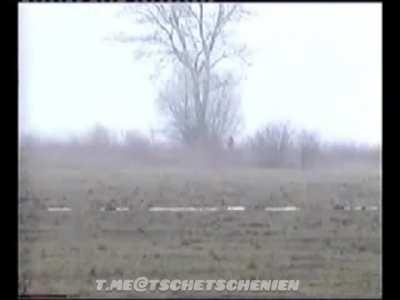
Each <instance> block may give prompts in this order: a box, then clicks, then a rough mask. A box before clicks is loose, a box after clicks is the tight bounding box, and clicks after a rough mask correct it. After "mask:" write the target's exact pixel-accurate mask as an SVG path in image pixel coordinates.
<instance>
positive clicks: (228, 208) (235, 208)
mask: <svg viewBox="0 0 400 300" xmlns="http://www.w3.org/2000/svg"><path fill="white" fill-rule="evenodd" d="M226 209H227V210H233V211H244V210H245V209H246V208H245V207H244V206H228V207H227V208H226Z"/></svg>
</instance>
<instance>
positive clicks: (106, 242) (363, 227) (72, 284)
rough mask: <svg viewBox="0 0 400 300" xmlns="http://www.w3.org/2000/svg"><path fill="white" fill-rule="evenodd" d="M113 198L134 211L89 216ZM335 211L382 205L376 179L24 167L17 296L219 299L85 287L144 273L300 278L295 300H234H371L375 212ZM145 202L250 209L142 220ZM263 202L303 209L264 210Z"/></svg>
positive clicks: (363, 172)
mask: <svg viewBox="0 0 400 300" xmlns="http://www.w3.org/2000/svg"><path fill="white" fill-rule="evenodd" d="M112 200H113V203H116V204H117V205H127V206H130V207H131V208H132V210H131V211H129V212H123V213H110V212H100V211H98V208H99V207H100V206H102V205H105V204H107V203H110V201H112ZM336 203H346V204H347V203H349V204H353V205H378V206H380V204H381V199H380V172H379V170H378V169H371V168H362V167H359V168H349V169H346V170H344V169H342V170H336V171H333V170H330V171H313V172H311V171H310V172H302V171H296V170H259V169H250V168H248V169H245V168H232V169H220V170H205V169H203V170H199V169H178V168H162V169H160V168H154V167H148V168H146V167H140V168H132V167H131V166H125V167H118V168H117V167H114V168H110V166H107V167H93V166H81V167H74V168H69V167H66V166H65V165H62V164H54V163H51V164H45V163H37V162H31V161H29V162H24V164H23V165H22V169H21V178H20V209H19V212H20V227H19V230H20V231H19V232H20V235H19V239H20V241H19V251H20V260H19V270H20V279H21V282H20V287H21V291H22V290H24V291H26V292H28V293H32V294H35V293H67V294H78V295H80V296H89V295H90V296H101V297H111V296H119V297H132V296H137V297H144V296H151V297H158V296H160V297H167V296H173V297H177V296H182V297H191V296H204V297H205V296H213V297H219V296H227V295H228V294H224V293H221V292H218V294H206V293H204V294H201V295H199V294H198V293H199V292H196V294H195V295H193V294H188V293H184V294H173V293H171V294H168V293H162V294H147V295H143V294H134V293H133V292H124V293H121V294H117V295H116V294H112V293H109V292H107V293H106V292H96V290H95V288H96V286H95V279H100V278H102V279H117V278H126V279H133V278H135V277H137V276H147V277H149V278H181V279H195V278H199V279H213V278H224V279H229V278H240V279H255V278H258V279H299V280H301V284H300V290H299V292H296V293H292V294H287V293H283V294H277V293H270V294H262V295H261V294H249V293H248V294H240V296H249V295H251V296H252V297H257V296H260V297H269V296H271V297H279V296H283V297H287V296H293V297H344V298H347V297H360V296H361V297H378V296H380V294H381V285H380V276H381V269H380V260H381V246H380V245H381V235H380V228H381V218H380V211H371V212H351V211H350V212H345V211H334V210H332V207H333V205H334V204H336ZM48 205H68V206H71V207H72V209H73V211H72V212H70V213H67V212H59V213H48V212H46V211H45V210H44V208H45V207H46V206H48ZM151 205H163V206H175V205H176V206H179V205H213V206H221V205H246V206H248V207H251V208H252V210H249V211H246V212H226V211H225V212H222V211H220V212H211V213H204V212H203V213H171V212H168V213H162V212H152V213H150V212H147V210H146V208H147V207H148V206H151ZM268 205H272V206H273V205H295V206H299V207H301V210H300V211H298V212H287V213H276V212H264V211H262V207H265V206H268ZM260 208H261V209H260ZM231 296H232V295H231ZM238 296H239V295H238Z"/></svg>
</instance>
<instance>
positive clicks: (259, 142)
mask: <svg viewBox="0 0 400 300" xmlns="http://www.w3.org/2000/svg"><path fill="white" fill-rule="evenodd" d="M292 135H293V130H292V129H291V127H290V125H289V123H287V122H286V123H283V122H280V123H271V124H268V125H267V126H265V127H264V128H263V129H261V130H259V131H257V132H256V133H255V135H254V137H253V138H252V139H251V140H250V143H251V147H252V149H253V151H254V153H255V155H256V157H257V160H258V162H259V163H261V164H262V165H264V166H272V167H277V166H282V165H283V164H284V163H285V161H286V158H287V155H288V152H289V148H290V146H291V143H292Z"/></svg>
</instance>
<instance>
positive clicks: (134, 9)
mask: <svg viewBox="0 0 400 300" xmlns="http://www.w3.org/2000/svg"><path fill="white" fill-rule="evenodd" d="M381 10H382V7H381V5H380V4H324V5H318V4H304V3H303V4H288V3H286V4H277V3H274V4H262V3H257V4H255V3H254V4H228V3H222V4H221V3H218V4H217V3H193V4H177V3H175V4H172V3H168V4H154V3H152V4H150V3H149V4H136V3H132V4H123V3H118V4H110V3H108V4H99V3H91V4H82V3H80V4H78V3H74V4H56V3H52V4H49V3H47V4H42V3H20V4H19V33H18V43H19V44H18V49H19V53H18V60H19V66H18V70H19V200H18V201H19V203H18V204H19V206H18V207H19V227H18V230H19V231H18V232H19V246H18V248H19V266H18V267H19V284H18V286H19V294H20V295H37V294H67V295H72V296H75V297H89V296H95V297H104V298H108V297H124V298H132V297H134V298H135V297H136V298H137V297H163V298H165V297H189V298H192V297H253V298H254V297H261V298H268V297H340V298H346V297H378V296H380V295H381V288H382V287H381V255H382V252H381V177H382V172H381V147H382V146H381V144H382V141H381V131H382V119H381V118H382V115H381V113H382V112H381V106H382V96H381V95H382V73H381V72H382V70H381V69H382V66H381V61H382V58H381V55H382V41H381V39H382V36H381V31H382V28H381ZM142 276H145V277H147V278H149V279H156V278H158V279H162V278H167V279H171V280H172V279H182V280H183V279H206V280H209V279H225V280H229V279H238V280H239V279H243V280H256V279H258V280H272V279H285V280H292V279H293V280H299V281H300V285H299V288H298V290H296V291H274V292H266V291H258V292H254V291H228V290H224V291H222V292H221V291H219V292H216V291H213V290H209V291H202V292H199V291H172V290H169V291H147V292H144V293H143V292H138V291H132V290H131V291H121V290H118V289H111V290H109V291H105V290H99V289H97V288H96V280H99V279H104V280H109V281H112V280H114V279H135V278H138V277H142Z"/></svg>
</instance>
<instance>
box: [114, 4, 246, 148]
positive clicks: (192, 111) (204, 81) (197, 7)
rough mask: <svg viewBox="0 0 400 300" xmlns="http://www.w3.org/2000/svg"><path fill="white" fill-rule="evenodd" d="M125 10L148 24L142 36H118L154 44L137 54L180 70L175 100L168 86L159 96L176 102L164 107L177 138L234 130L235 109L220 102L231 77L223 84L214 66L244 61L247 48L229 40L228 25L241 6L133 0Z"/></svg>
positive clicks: (194, 138) (206, 136)
mask: <svg viewBox="0 0 400 300" xmlns="http://www.w3.org/2000/svg"><path fill="white" fill-rule="evenodd" d="M126 11H127V12H129V13H133V15H134V16H136V21H137V22H138V23H140V24H145V25H146V26H147V27H146V28H147V29H149V28H151V29H149V30H148V32H149V33H148V34H144V35H142V36H134V37H132V36H126V35H120V36H119V37H118V40H119V41H123V42H141V43H144V44H145V45H146V46H147V47H149V46H150V47H151V46H153V47H151V48H146V50H143V49H141V50H139V51H138V53H137V54H139V55H140V54H142V55H146V54H147V55H149V54H150V53H151V55H155V54H158V55H159V56H160V57H161V61H160V62H161V63H162V62H165V61H169V62H172V64H173V65H174V66H179V67H180V69H183V71H182V74H181V75H180V76H183V78H182V77H181V78H180V79H183V81H181V83H182V82H185V84H184V86H182V87H181V88H179V92H180V95H178V96H177V98H178V99H171V96H172V95H170V94H171V93H170V92H169V91H167V92H166V91H164V92H163V94H162V95H161V98H162V99H166V97H167V98H169V100H168V101H166V106H169V104H170V103H171V101H172V102H174V103H180V105H173V106H170V108H169V110H168V111H169V114H170V117H171V116H173V119H174V122H175V124H174V126H173V127H174V128H175V129H177V128H179V129H178V132H179V133H180V135H181V137H182V138H183V139H184V140H185V141H190V142H192V141H199V140H203V139H206V140H208V139H209V138H210V137H212V138H213V137H214V135H216V134H217V135H220V134H221V132H222V131H224V130H226V131H231V130H232V129H234V128H235V126H236V123H237V120H235V118H233V115H235V114H236V112H235V110H234V112H233V113H231V112H230V111H229V112H227V111H223V110H226V109H227V108H230V107H231V105H225V104H226V102H230V101H232V100H231V96H230V93H229V92H227V87H228V85H229V84H231V82H229V80H228V83H226V78H224V77H221V75H217V74H218V73H219V72H218V66H219V65H220V63H221V62H222V61H223V60H225V59H228V58H241V59H242V60H243V61H245V58H244V57H245V51H246V48H245V47H244V46H241V45H234V44H232V42H230V41H229V35H230V30H229V29H230V25H231V24H233V23H236V22H238V21H240V20H241V19H242V17H243V16H244V15H245V14H246V13H247V12H246V11H245V10H244V9H243V8H242V6H241V5H238V4H203V3H195V4H187V3H186V4H182V3H181V4H171V3H170V4H152V5H134V6H129V7H127V8H126ZM152 51H153V52H152ZM214 80H215V82H214ZM167 90H168V89H167ZM166 94H169V95H168V96H167V95H166ZM182 99H183V101H181V100H182ZM184 99H188V100H187V101H186V100H184ZM189 99H190V100H189ZM185 101H186V102H185ZM182 103H183V106H182ZM185 103H187V104H185ZM171 108H173V109H172V110H171ZM185 109H186V112H187V113H185ZM178 123H180V124H178ZM188 132H189V133H188ZM224 134H225V132H224ZM226 134H229V133H226ZM188 136H190V137H188Z"/></svg>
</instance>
